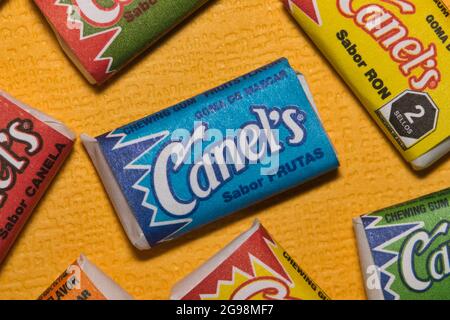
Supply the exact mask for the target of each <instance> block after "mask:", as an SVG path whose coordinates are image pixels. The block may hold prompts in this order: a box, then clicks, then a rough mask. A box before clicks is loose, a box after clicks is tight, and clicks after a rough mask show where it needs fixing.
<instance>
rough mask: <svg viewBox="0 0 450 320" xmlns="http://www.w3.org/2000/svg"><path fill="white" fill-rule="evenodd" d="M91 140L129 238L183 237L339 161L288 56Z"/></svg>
mask: <svg viewBox="0 0 450 320" xmlns="http://www.w3.org/2000/svg"><path fill="white" fill-rule="evenodd" d="M81 138H82V140H83V143H84V145H85V147H86V149H87V151H88V153H89V155H90V157H91V159H92V161H93V163H94V165H95V167H96V168H97V171H98V173H99V175H100V177H101V179H102V181H103V184H104V185H105V188H106V191H107V192H108V194H109V197H110V199H111V201H112V203H113V205H114V207H115V209H116V211H117V213H118V215H119V218H120V220H121V222H122V224H123V226H124V228H125V231H126V233H127V235H128V237H129V238H130V240H131V242H132V243H133V244H134V245H135V246H136V247H137V248H139V249H149V248H150V247H154V246H155V245H157V244H160V243H163V242H166V241H169V240H172V239H174V238H177V237H180V236H182V235H184V234H186V233H188V232H191V231H193V230H195V229H197V228H200V227H201V226H204V225H206V224H208V223H210V222H213V221H215V220H218V219H220V218H222V217H225V216H227V215H229V214H232V213H234V212H236V211H239V210H241V209H244V208H246V207H248V206H250V205H252V204H254V203H257V202H259V201H262V200H264V199H267V198H269V197H271V196H274V195H276V194H278V193H281V192H283V191H285V190H288V189H291V188H293V187H296V186H298V185H300V184H301V183H304V182H307V181H309V180H311V179H314V178H316V177H318V176H320V175H323V174H325V173H327V172H330V171H333V170H335V169H336V168H338V166H339V162H338V159H337V156H336V153H335V150H334V148H333V146H332V144H331V142H330V140H329V138H328V136H327V134H326V132H325V130H324V128H323V126H322V123H321V121H320V118H319V116H318V115H317V113H316V107H315V105H314V102H313V100H312V96H311V93H310V91H309V89H308V86H307V84H306V81H305V79H304V78H303V76H301V75H298V74H297V73H296V72H295V71H294V70H293V69H292V68H291V66H290V65H289V63H288V61H287V60H286V59H280V60H277V61H275V62H273V63H271V64H269V65H267V66H264V67H262V68H260V69H257V70H255V71H253V72H251V73H249V74H246V75H244V76H242V77H240V78H237V79H234V80H232V81H230V82H228V83H225V84H223V85H221V86H219V87H217V88H214V89H211V90H209V91H207V92H205V93H203V94H200V95H198V96H196V97H194V98H191V99H188V100H186V101H184V102H182V103H180V104H178V105H176V106H174V107H172V108H169V109H165V110H162V111H160V112H158V113H156V114H153V115H150V116H148V117H145V118H143V119H141V120H138V121H135V122H133V123H131V124H128V125H126V126H124V127H121V128H119V129H116V130H113V131H112V132H109V133H106V134H104V135H101V136H99V137H97V138H91V137H89V136H87V135H82V137H81Z"/></svg>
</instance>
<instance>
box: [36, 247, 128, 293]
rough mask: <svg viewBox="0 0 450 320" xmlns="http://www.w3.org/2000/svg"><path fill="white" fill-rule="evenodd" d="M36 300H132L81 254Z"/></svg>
mask: <svg viewBox="0 0 450 320" xmlns="http://www.w3.org/2000/svg"><path fill="white" fill-rule="evenodd" d="M38 300H134V299H133V297H132V296H130V295H129V294H128V293H127V292H125V290H123V289H122V288H121V287H120V286H119V285H118V284H117V283H115V282H114V281H113V280H112V279H111V278H109V277H108V276H107V275H106V274H104V273H103V272H102V271H101V270H100V269H99V268H97V267H96V266H95V265H94V264H93V263H92V262H90V261H89V260H88V258H86V256H84V255H81V256H80V257H79V258H78V259H77V260H76V261H75V262H74V263H72V264H71V265H70V266H69V267H68V268H67V270H65V271H64V272H63V273H62V274H61V275H60V276H59V277H58V279H56V280H55V282H53V284H52V285H51V286H50V287H49V288H48V289H47V290H45V291H44V292H43V293H42V294H41V295H40V296H39V297H38Z"/></svg>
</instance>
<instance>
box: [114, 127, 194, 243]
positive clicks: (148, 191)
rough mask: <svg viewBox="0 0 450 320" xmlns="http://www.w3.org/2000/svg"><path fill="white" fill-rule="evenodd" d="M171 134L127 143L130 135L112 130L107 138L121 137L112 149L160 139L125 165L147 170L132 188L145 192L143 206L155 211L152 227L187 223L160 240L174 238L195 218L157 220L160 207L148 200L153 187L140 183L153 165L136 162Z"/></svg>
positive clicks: (132, 168)
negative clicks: (137, 163)
mask: <svg viewBox="0 0 450 320" xmlns="http://www.w3.org/2000/svg"><path fill="white" fill-rule="evenodd" d="M169 134H170V132H169V131H167V130H166V131H161V132H158V133H153V134H150V135H147V136H144V137H142V138H138V139H135V140H131V141H128V142H125V143H124V142H123V141H124V140H125V138H126V137H127V136H128V135H127V134H125V133H115V132H114V131H112V132H111V133H109V134H108V135H107V136H106V137H107V138H120V139H119V141H118V142H117V143H116V144H115V146H114V147H113V149H112V150H117V149H121V148H124V147H127V146H130V145H133V144H136V143H141V142H144V141H148V140H152V139H159V141H158V142H156V143H155V144H154V145H152V146H151V147H149V148H148V149H147V150H145V151H144V152H142V153H141V155H139V156H138V157H137V158H136V159H133V160H132V161H131V162H130V163H128V164H127V165H126V166H125V167H124V169H125V170H145V173H144V174H143V175H142V177H141V178H140V179H139V180H137V181H136V182H135V183H134V185H133V186H132V188H133V189H135V190H137V191H141V192H143V193H144V197H143V199H142V202H141V206H143V207H144V208H147V209H149V210H152V211H153V212H154V214H153V215H152V220H151V221H150V224H149V226H150V227H162V226H169V225H174V224H180V223H186V224H185V225H184V226H182V227H181V228H179V229H177V230H176V231H174V232H173V233H171V234H170V235H168V236H167V237H166V238H164V239H162V240H161V241H160V242H166V241H169V240H172V238H171V237H172V236H173V235H175V234H176V233H178V232H179V231H180V230H182V229H184V228H185V227H187V226H188V225H189V224H190V223H191V222H192V221H193V220H192V218H186V219H179V220H173V221H166V222H156V217H157V214H158V208H157V207H156V206H154V205H153V204H151V203H150V202H149V201H148V199H149V197H150V193H151V189H150V188H147V187H143V186H141V185H140V183H141V182H142V181H143V180H144V179H146V178H147V177H148V176H149V175H150V173H151V171H152V166H151V165H136V164H135V163H136V162H138V160H139V159H141V158H142V157H144V156H145V155H146V154H147V153H148V152H149V151H151V150H152V149H153V148H155V147H156V146H157V145H159V144H160V143H161V142H162V141H163V140H165V139H166V138H167V137H168V136H169Z"/></svg>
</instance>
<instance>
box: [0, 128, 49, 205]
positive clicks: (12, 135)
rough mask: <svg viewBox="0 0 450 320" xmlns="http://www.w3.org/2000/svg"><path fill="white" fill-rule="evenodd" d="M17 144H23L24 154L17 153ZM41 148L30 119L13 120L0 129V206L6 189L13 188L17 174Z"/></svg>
mask: <svg viewBox="0 0 450 320" xmlns="http://www.w3.org/2000/svg"><path fill="white" fill-rule="evenodd" d="M18 144H21V145H23V147H24V152H23V153H24V154H18V153H19V152H18V151H17V150H20V148H18V147H17V145H18ZM41 148H42V138H41V136H40V135H39V134H38V133H37V132H34V131H33V123H32V122H31V121H30V120H21V119H16V120H13V121H11V122H10V123H9V124H8V126H7V128H6V129H4V130H1V131H0V208H1V207H3V206H4V205H5V203H6V200H7V199H8V194H7V193H8V191H9V190H11V189H12V188H14V185H15V184H16V179H17V175H18V174H22V173H24V172H25V169H26V168H27V167H28V164H29V162H30V161H29V157H31V156H34V155H36V154H37V153H38V152H39V151H40V150H41ZM14 150H16V151H14Z"/></svg>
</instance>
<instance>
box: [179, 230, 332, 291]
mask: <svg viewBox="0 0 450 320" xmlns="http://www.w3.org/2000/svg"><path fill="white" fill-rule="evenodd" d="M171 299H172V300H330V298H329V296H328V295H327V294H326V293H325V292H324V291H323V290H322V289H321V288H320V287H319V286H318V285H317V283H316V282H314V281H313V280H312V279H311V277H310V276H309V275H308V274H307V273H306V272H305V271H304V270H303V269H302V268H301V267H300V266H299V265H298V264H297V263H296V262H295V261H294V259H293V258H292V257H291V256H290V255H289V254H288V253H287V252H286V251H285V250H284V249H283V248H282V247H281V246H280V245H279V244H278V243H277V242H276V241H275V240H274V239H273V238H272V237H271V236H270V235H269V233H268V232H267V230H266V229H265V228H264V227H263V226H262V225H261V224H260V223H259V221H255V223H254V224H253V226H252V227H251V228H250V229H249V230H248V231H246V232H244V233H243V234H241V235H240V236H239V237H237V238H236V239H235V240H234V241H232V242H231V243H230V244H229V245H228V246H226V247H225V248H224V249H223V250H221V251H220V252H219V253H217V254H216V255H215V256H214V257H212V258H211V259H210V260H208V261H207V262H205V264H203V265H202V266H200V267H199V268H198V269H197V270H195V271H194V272H193V273H191V274H190V275H189V276H187V277H186V278H185V279H183V280H181V281H180V282H178V283H177V284H176V285H175V286H174V288H173V289H172V294H171Z"/></svg>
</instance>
